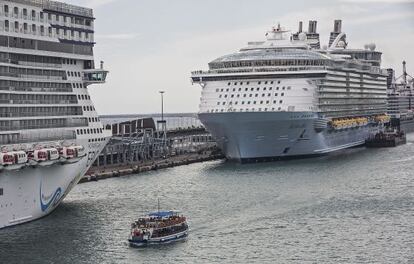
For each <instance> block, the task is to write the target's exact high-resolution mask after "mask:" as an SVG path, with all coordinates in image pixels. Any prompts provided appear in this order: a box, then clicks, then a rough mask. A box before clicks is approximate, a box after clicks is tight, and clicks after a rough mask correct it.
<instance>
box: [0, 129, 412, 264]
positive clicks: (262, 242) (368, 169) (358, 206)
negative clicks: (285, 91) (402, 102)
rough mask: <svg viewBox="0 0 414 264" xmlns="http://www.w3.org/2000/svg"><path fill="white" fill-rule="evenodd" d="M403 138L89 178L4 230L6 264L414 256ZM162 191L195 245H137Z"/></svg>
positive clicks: (401, 259)
mask: <svg viewBox="0 0 414 264" xmlns="http://www.w3.org/2000/svg"><path fill="white" fill-rule="evenodd" d="M407 139H408V144H407V145H403V146H399V147H397V148H389V149H365V148H356V149H350V150H346V151H343V152H340V153H336V154H333V155H329V156H325V157H320V158H312V159H304V160H291V161H281V162H274V163H264V164H248V165H239V164H234V163H227V162H224V161H214V162H206V163H199V164H192V165H188V166H181V167H176V168H170V169H165V170H159V171H151V172H148V173H143V174H139V175H131V176H125V177H121V178H112V179H108V180H103V181H98V182H91V183H85V184H81V185H78V186H77V187H76V188H74V190H73V191H72V192H71V193H70V194H69V196H68V197H67V198H66V199H65V200H64V202H63V203H62V204H61V206H60V207H59V208H58V209H57V210H56V211H55V212H54V213H52V214H51V215H50V216H48V217H45V218H43V219H40V220H38V221H34V222H31V223H28V224H25V225H21V226H16V227H12V228H6V229H4V230H0V263H414V228H413V224H414V170H413V168H414V135H412V134H411V135H408V138H407ZM56 177H59V175H56ZM157 198H160V203H161V207H162V208H163V209H172V208H173V209H179V210H181V211H182V212H183V213H184V214H185V215H186V216H187V217H188V220H189V225H190V236H189V238H188V240H187V241H185V242H178V243H175V244H169V245H164V246H157V247H149V248H142V249H134V248H130V247H129V246H128V244H127V237H128V233H129V228H130V223H131V222H132V221H133V220H134V218H136V217H138V216H139V215H140V214H142V212H146V211H148V210H153V209H155V208H156V207H157Z"/></svg>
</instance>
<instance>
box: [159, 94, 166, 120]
mask: <svg viewBox="0 0 414 264" xmlns="http://www.w3.org/2000/svg"><path fill="white" fill-rule="evenodd" d="M159 93H160V94H161V121H164V93H165V91H159Z"/></svg>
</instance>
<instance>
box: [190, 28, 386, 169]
mask: <svg viewBox="0 0 414 264" xmlns="http://www.w3.org/2000/svg"><path fill="white" fill-rule="evenodd" d="M316 26H317V23H316V21H310V23H309V29H308V31H307V32H304V31H303V29H302V23H300V24H299V31H298V32H297V33H295V34H289V32H288V31H286V30H284V29H283V28H281V27H280V25H279V26H278V27H275V28H273V29H272V30H270V31H269V32H267V33H266V40H265V41H260V42H250V43H249V44H248V46H247V47H245V48H242V49H241V50H240V51H238V52H236V53H233V54H230V55H225V56H223V57H220V58H218V59H216V60H214V61H212V62H210V63H209V70H207V71H195V72H193V73H192V76H191V79H192V82H193V83H197V84H199V85H200V86H201V87H202V92H201V102H200V110H199V118H200V120H201V122H202V123H203V124H204V125H205V127H206V128H207V130H209V131H210V132H211V133H212V135H213V136H214V137H215V138H216V140H217V142H218V144H219V146H220V148H221V149H222V150H223V152H224V153H225V155H226V156H227V158H228V159H234V160H238V161H240V162H258V161H271V160H278V159H284V158H293V157H302V156H311V155H322V154H326V153H329V152H333V151H337V150H340V149H345V148H349V147H354V146H358V145H361V144H364V142H365V139H366V138H367V137H368V136H369V135H370V134H372V133H376V132H377V131H378V130H380V129H382V128H383V124H384V123H386V122H388V121H389V117H388V116H387V115H386V112H387V73H386V71H384V70H382V69H381V68H380V65H381V55H382V53H381V52H378V51H376V50H375V48H376V47H375V45H374V44H369V45H366V46H365V48H364V49H351V48H349V47H348V42H347V38H346V34H345V33H344V32H342V30H341V27H342V22H341V21H340V20H336V21H335V23H334V30H333V32H331V35H330V40H329V45H327V46H325V47H323V48H322V49H321V48H320V40H319V34H318V33H317V30H316Z"/></svg>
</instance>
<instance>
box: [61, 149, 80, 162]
mask: <svg viewBox="0 0 414 264" xmlns="http://www.w3.org/2000/svg"><path fill="white" fill-rule="evenodd" d="M85 156H86V152H85V148H84V147H82V146H70V147H64V148H63V149H62V151H61V157H60V160H61V162H63V163H75V162H78V161H79V160H81V159H82V158H83V157H85Z"/></svg>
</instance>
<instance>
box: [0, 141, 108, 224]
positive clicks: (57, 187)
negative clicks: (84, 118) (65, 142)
mask: <svg viewBox="0 0 414 264" xmlns="http://www.w3.org/2000/svg"><path fill="white" fill-rule="evenodd" d="M77 143H78V144H81V145H83V146H85V150H86V151H87V153H96V154H95V156H96V155H98V154H99V153H100V151H101V150H102V148H103V147H104V146H105V144H106V142H99V143H88V141H87V139H86V140H78V141H77ZM95 158H96V157H91V156H85V157H83V158H82V159H81V160H79V161H78V162H76V163H72V164H61V163H56V164H53V165H50V166H44V167H42V166H33V167H29V166H27V167H25V168H22V169H20V170H14V171H7V170H3V171H1V172H0V186H4V188H3V195H2V196H0V205H1V207H2V208H1V210H0V229H1V228H4V227H8V226H13V225H18V224H23V223H26V222H29V221H33V220H36V219H39V218H41V217H44V216H46V215H48V214H50V213H51V212H52V211H53V210H54V209H56V208H57V206H58V205H59V204H60V203H61V202H62V200H63V199H64V198H65V197H66V195H67V194H68V193H69V192H70V191H71V190H72V189H73V187H74V186H75V185H76V184H77V183H78V182H79V180H80V179H81V178H82V177H83V175H84V174H85V173H86V171H87V170H88V168H89V167H90V166H91V165H92V162H93V161H94V160H95Z"/></svg>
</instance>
